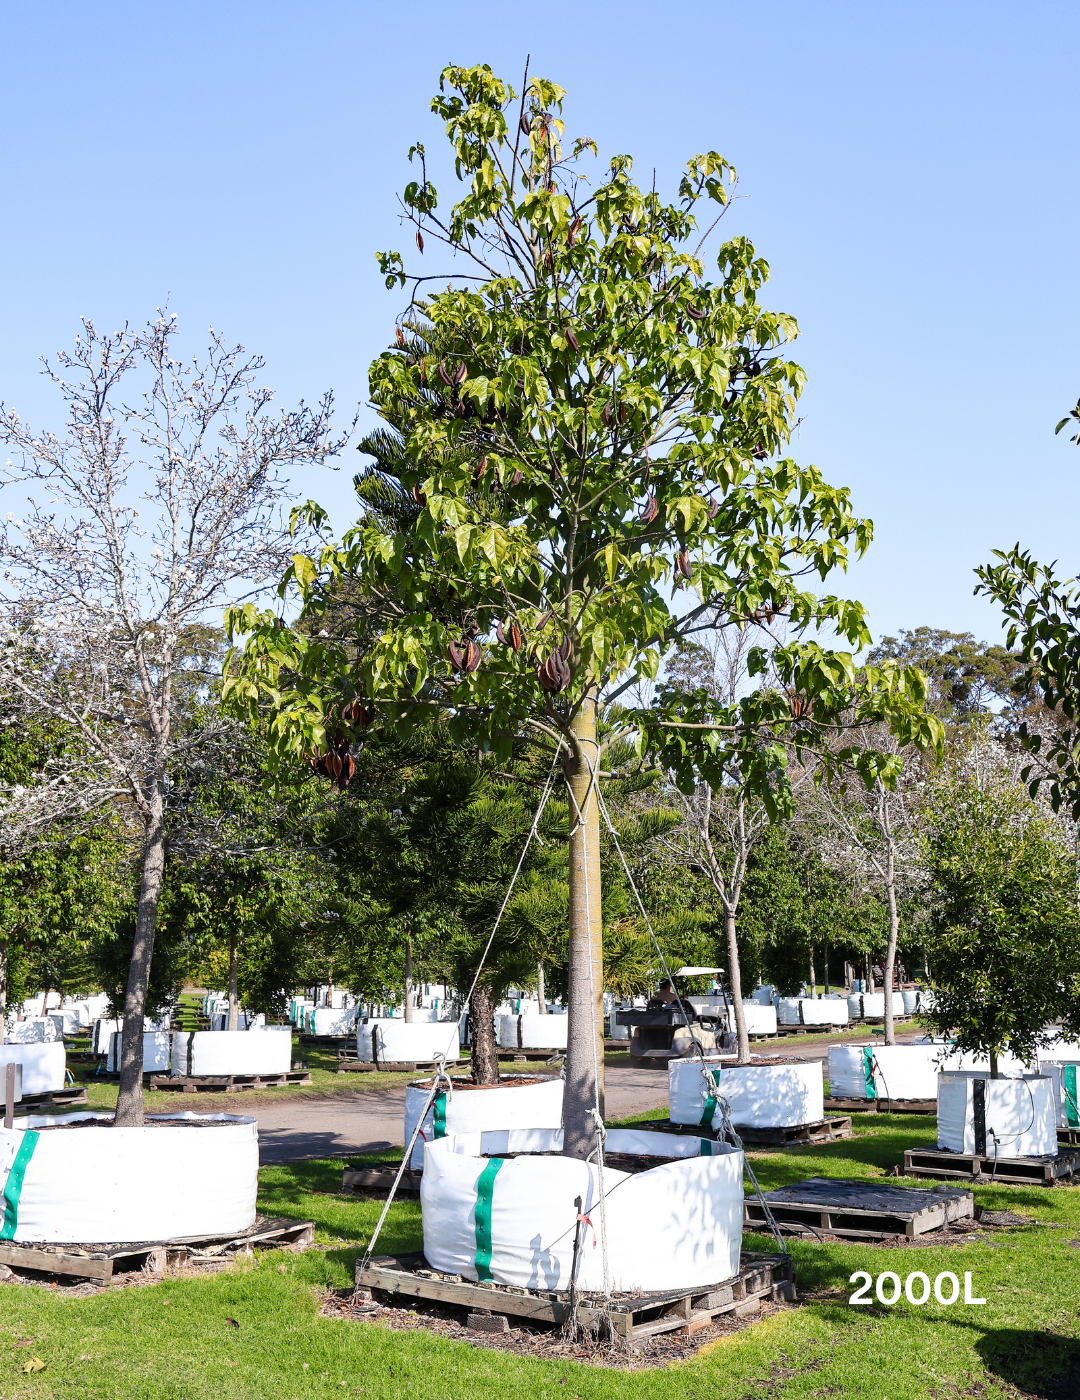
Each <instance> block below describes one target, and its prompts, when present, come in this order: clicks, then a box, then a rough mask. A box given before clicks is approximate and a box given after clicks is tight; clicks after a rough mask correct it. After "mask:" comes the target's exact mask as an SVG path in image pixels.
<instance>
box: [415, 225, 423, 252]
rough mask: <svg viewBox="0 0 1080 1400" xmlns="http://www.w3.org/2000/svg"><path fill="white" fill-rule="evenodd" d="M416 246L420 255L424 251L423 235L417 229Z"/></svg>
mask: <svg viewBox="0 0 1080 1400" xmlns="http://www.w3.org/2000/svg"><path fill="white" fill-rule="evenodd" d="M416 246H417V247H418V248H419V249H420V251H421V253H422V252H423V251H424V235H423V234H422V233H421V232H420V230H419V229H417V230H416Z"/></svg>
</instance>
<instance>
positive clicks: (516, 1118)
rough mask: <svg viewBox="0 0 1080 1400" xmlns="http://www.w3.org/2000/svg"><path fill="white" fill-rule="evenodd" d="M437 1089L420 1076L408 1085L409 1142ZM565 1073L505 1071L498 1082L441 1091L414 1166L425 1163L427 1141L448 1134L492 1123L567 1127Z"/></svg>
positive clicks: (489, 1126)
mask: <svg viewBox="0 0 1080 1400" xmlns="http://www.w3.org/2000/svg"><path fill="white" fill-rule="evenodd" d="M430 1092H431V1081H430V1080H427V1081H423V1080H421V1081H418V1082H417V1083H415V1084H409V1085H408V1086H407V1087H406V1089H405V1145H406V1147H407V1146H408V1145H409V1140H410V1139H411V1137H412V1135H413V1129H414V1128H415V1127H416V1120H417V1118H419V1116H420V1110H421V1109H422V1108H423V1106H424V1104H425V1103H426V1102H427V1096H428V1094H429V1093H430ZM562 1105H563V1081H562V1079H556V1078H549V1079H533V1078H530V1076H528V1075H524V1074H522V1075H506V1074H504V1075H503V1076H502V1077H501V1079H500V1081H499V1083H498V1084H471V1083H464V1084H455V1085H454V1087H453V1089H452V1090H451V1091H450V1092H449V1093H447V1092H445V1091H440V1092H439V1093H438V1094H436V1096H435V1102H434V1103H433V1104H432V1106H431V1107H430V1108H429V1109H428V1111H427V1116H426V1117H425V1119H424V1123H423V1126H422V1128H421V1129H420V1134H421V1135H420V1137H418V1138H417V1139H416V1145H415V1147H414V1148H413V1151H412V1157H411V1158H410V1159H409V1166H410V1167H411V1168H412V1169H413V1171H420V1170H421V1169H422V1168H423V1165H424V1144H425V1143H426V1142H434V1141H436V1140H437V1139H439V1138H444V1137H447V1136H450V1137H455V1136H458V1135H460V1134H463V1133H482V1132H486V1131H488V1130H489V1129H492V1128H514V1129H519V1128H545V1129H549V1130H551V1129H555V1128H561V1127H562Z"/></svg>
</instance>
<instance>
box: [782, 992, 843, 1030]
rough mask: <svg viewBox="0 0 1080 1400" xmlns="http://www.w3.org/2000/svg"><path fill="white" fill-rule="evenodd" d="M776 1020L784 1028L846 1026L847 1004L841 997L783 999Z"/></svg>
mask: <svg viewBox="0 0 1080 1400" xmlns="http://www.w3.org/2000/svg"><path fill="white" fill-rule="evenodd" d="M776 1019H777V1020H778V1021H779V1022H780V1024H781V1025H782V1026H846V1025H847V1023H848V1007H847V1002H846V1001H842V1000H841V999H840V998H839V997H783V998H781V1000H780V1003H779V1005H778V1006H777V1008H776Z"/></svg>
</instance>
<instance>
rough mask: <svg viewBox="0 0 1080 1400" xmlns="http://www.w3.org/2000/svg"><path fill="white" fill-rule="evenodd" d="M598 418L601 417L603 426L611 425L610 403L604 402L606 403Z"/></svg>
mask: <svg viewBox="0 0 1080 1400" xmlns="http://www.w3.org/2000/svg"><path fill="white" fill-rule="evenodd" d="M600 418H601V421H602V422H603V424H604V427H605V428H610V427H611V419H612V411H611V404H609V403H606V404H605V405H604V407H603V411H602V412H601V414H600Z"/></svg>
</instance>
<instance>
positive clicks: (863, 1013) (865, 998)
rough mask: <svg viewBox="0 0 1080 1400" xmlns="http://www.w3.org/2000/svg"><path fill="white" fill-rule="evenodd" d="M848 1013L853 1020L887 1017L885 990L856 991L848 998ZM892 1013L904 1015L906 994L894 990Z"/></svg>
mask: <svg viewBox="0 0 1080 1400" xmlns="http://www.w3.org/2000/svg"><path fill="white" fill-rule="evenodd" d="M847 1006H848V1015H849V1016H850V1017H851V1019H852V1020H853V1021H865V1020H868V1019H869V1020H871V1021H883V1020H884V1019H885V993H884V992H856V993H855V995H854V996H850V997H848V999H847ZM892 1014H893V1015H894V1016H903V1015H904V994H903V993H902V992H893V994H892Z"/></svg>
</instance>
